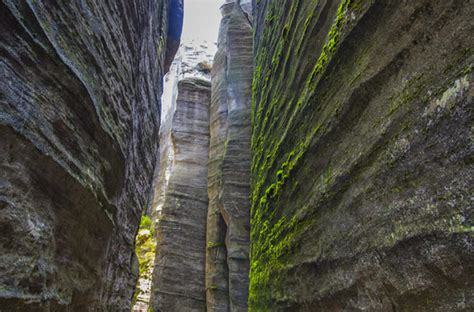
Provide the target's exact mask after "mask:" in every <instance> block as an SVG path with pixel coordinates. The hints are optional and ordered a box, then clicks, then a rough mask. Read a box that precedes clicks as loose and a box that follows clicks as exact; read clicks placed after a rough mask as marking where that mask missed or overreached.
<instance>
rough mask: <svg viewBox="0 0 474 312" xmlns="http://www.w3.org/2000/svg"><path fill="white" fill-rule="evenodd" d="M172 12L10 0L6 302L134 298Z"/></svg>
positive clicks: (2, 298)
mask: <svg viewBox="0 0 474 312" xmlns="http://www.w3.org/2000/svg"><path fill="white" fill-rule="evenodd" d="M167 16H168V9H167V1H159V0H139V1H109V2H106V1H7V0H4V1H0V32H1V35H0V56H1V62H0V73H1V79H0V105H1V110H0V124H1V125H0V150H1V151H2V152H1V154H0V167H1V170H0V307H1V308H0V309H1V310H2V311H3V310H5V311H13V310H15V311H16V310H21V311H23V310H25V311H26V310H28V311H33V310H35V309H42V310H64V309H66V308H67V309H72V310H75V311H89V310H94V311H96V310H106V309H108V310H114V311H122V310H129V308H130V302H131V299H132V294H133V289H134V287H135V281H136V276H137V263H136V262H137V261H136V257H135V255H134V252H133V249H134V248H133V245H134V239H135V234H136V232H137V226H138V223H139V220H140V215H141V212H142V209H143V208H144V207H145V206H146V205H147V203H148V201H149V194H150V190H151V184H152V176H153V172H154V168H155V165H156V162H157V151H158V128H159V120H160V112H159V110H160V104H159V103H160V100H159V98H160V95H161V79H162V76H163V69H162V68H163V67H164V65H165V64H163V63H164V59H165V50H166V47H165V45H166V33H167V32H166V29H167ZM168 58H172V56H171V55H168Z"/></svg>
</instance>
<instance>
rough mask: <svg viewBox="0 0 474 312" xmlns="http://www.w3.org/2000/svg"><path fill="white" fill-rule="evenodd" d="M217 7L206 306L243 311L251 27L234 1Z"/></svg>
mask: <svg viewBox="0 0 474 312" xmlns="http://www.w3.org/2000/svg"><path fill="white" fill-rule="evenodd" d="M221 10H222V13H223V18H222V22H221V26H220V31H219V40H218V51H217V53H216V56H215V58H214V63H213V68H212V72H211V73H212V102H211V113H210V116H211V118H210V122H211V123H210V132H211V145H210V151H209V190H208V192H209V211H208V217H207V244H208V246H207V259H206V291H207V311H247V297H248V270H249V260H248V257H249V256H248V253H249V228H250V224H249V222H250V221H249V219H250V217H249V212H250V200H249V192H250V102H251V85H252V28H251V25H250V23H249V20H248V18H247V17H246V15H245V14H244V11H243V10H242V8H241V7H240V6H239V5H238V4H237V3H228V4H225V5H224V6H223V7H222V9H221Z"/></svg>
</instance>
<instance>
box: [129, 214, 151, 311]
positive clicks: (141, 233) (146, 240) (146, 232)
mask: <svg viewBox="0 0 474 312" xmlns="http://www.w3.org/2000/svg"><path fill="white" fill-rule="evenodd" d="M154 233H155V224H154V222H153V221H152V220H151V219H150V217H148V216H147V215H143V216H142V218H141V220H140V227H139V229H138V234H137V237H136V241H135V254H136V255H137V257H138V264H139V279H151V275H152V273H153V265H154V261H155V250H156V238H155V234H154ZM140 291H141V290H140V289H139V288H138V287H137V289H136V290H135V296H134V300H133V301H134V302H135V301H136V299H137V296H138V295H139V292H140Z"/></svg>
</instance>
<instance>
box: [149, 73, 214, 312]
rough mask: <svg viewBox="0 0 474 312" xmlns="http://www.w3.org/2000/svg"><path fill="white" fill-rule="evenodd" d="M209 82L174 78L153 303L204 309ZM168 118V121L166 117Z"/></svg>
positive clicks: (172, 308)
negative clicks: (168, 161)
mask: <svg viewBox="0 0 474 312" xmlns="http://www.w3.org/2000/svg"><path fill="white" fill-rule="evenodd" d="M210 96H211V86H210V82H209V81H207V80H203V79H199V78H185V79H183V80H181V81H179V82H178V88H177V98H176V105H175V108H174V109H173V110H171V112H173V113H172V114H171V115H170V117H171V118H172V119H171V122H170V123H169V125H170V137H169V139H170V142H169V144H170V147H169V148H171V149H173V151H172V154H173V158H172V165H171V169H170V170H169V177H168V180H167V184H166V187H165V188H164V192H165V194H164V197H163V199H162V200H163V204H162V206H161V213H160V217H159V221H158V226H157V237H158V243H157V250H156V260H155V269H154V273H153V274H154V279H153V293H152V299H151V307H152V309H153V310H154V311H205V309H206V300H205V286H204V277H205V255H206V216H207V206H208V196H207V175H208V167H207V166H208V153H209V103H210ZM165 122H166V121H165Z"/></svg>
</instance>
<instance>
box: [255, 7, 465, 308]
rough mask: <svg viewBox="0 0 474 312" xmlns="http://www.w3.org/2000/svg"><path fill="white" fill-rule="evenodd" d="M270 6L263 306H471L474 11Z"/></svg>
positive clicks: (258, 123) (261, 60) (259, 271)
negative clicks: (473, 34) (473, 20)
mask: <svg viewBox="0 0 474 312" xmlns="http://www.w3.org/2000/svg"><path fill="white" fill-rule="evenodd" d="M256 3H257V7H256V12H255V20H254V22H255V43H256V47H255V58H256V59H255V75H254V83H253V118H252V123H253V128H252V211H251V241H252V245H251V250H252V252H251V274H250V279H251V281H250V295H249V297H250V298H249V305H250V310H251V311H339V310H372V311H374V310H375V311H391V310H401V311H467V310H471V309H472V307H473V306H474V302H473V300H474V296H473V294H474V282H473V279H472V276H474V267H473V265H472V264H473V263H474V248H473V246H474V241H473V227H472V224H473V221H474V220H473V208H472V207H473V202H472V185H473V182H474V181H473V177H474V168H473V162H472V159H473V147H472V135H473V133H472V120H473V109H472V108H473V93H474V89H473V80H474V77H473V74H472V64H473V61H474V58H473V51H474V37H473V36H472V33H473V31H474V25H473V23H472V16H473V15H474V6H473V5H472V2H471V1H455V0H451V1H445V0H442V1H441V0H430V1H428V0H420V1H382V0H380V1H379V0H377V1H358V0H353V1H349V0H340V1H303V0H291V1H290V0H286V1H270V0H259V1H256Z"/></svg>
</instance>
